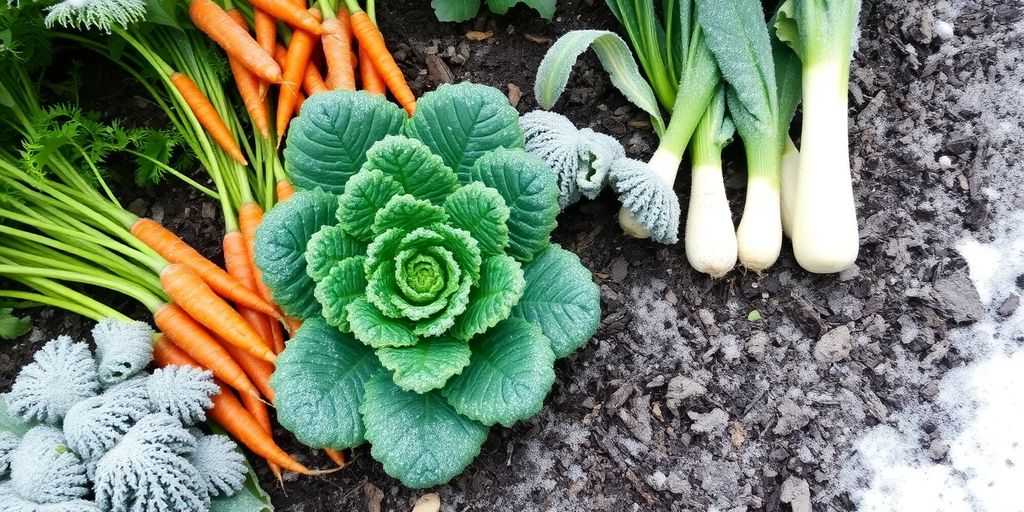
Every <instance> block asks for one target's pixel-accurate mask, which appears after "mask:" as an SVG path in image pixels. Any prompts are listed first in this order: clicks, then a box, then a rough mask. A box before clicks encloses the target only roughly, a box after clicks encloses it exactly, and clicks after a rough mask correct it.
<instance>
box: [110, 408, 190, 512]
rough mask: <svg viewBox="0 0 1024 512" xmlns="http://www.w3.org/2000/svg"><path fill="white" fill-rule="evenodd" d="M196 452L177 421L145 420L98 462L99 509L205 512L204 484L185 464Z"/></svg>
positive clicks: (166, 418)
mask: <svg viewBox="0 0 1024 512" xmlns="http://www.w3.org/2000/svg"><path fill="white" fill-rule="evenodd" d="M195 450H196V439H195V437H193V436H192V434H191V433H190V432H189V431H188V430H185V428H184V427H182V426H181V424H180V423H179V422H178V420H176V419H174V418H172V417H171V416H168V415H166V414H162V413H155V414H151V415H149V416H146V417H145V418H143V419H142V420H140V421H139V422H138V423H136V424H135V425H134V426H133V427H132V428H131V429H129V430H128V433H127V434H126V435H125V436H124V438H122V439H121V441H120V442H118V443H117V445H116V446H114V448H113V449H111V450H110V451H109V452H107V453H106V454H105V455H104V456H103V457H102V458H100V461H99V464H98V465H97V467H96V481H95V493H96V502H97V504H99V506H100V508H102V509H104V510H108V511H110V512H129V511H130V512H142V511H148V512H177V511H179V510H206V509H207V508H209V506H210V496H209V493H208V492H207V489H206V484H205V482H204V481H203V480H202V477H201V476H200V475H199V474H198V473H197V472H196V470H195V468H194V467H193V466H192V464H190V463H189V461H188V459H187V457H189V456H191V455H192V454H193V453H194V452H195Z"/></svg>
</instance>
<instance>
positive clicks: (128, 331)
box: [92, 318, 153, 386]
mask: <svg viewBox="0 0 1024 512" xmlns="http://www.w3.org/2000/svg"><path fill="white" fill-rule="evenodd" d="M92 339H93V340H94V341H95V342H96V363H97V372H98V374H99V379H100V384H103V385H104V386H110V385H113V384H117V383H118V382H123V381H125V380H128V379H129V378H131V377H132V376H133V375H135V374H137V373H139V372H140V371H142V370H143V369H144V368H145V367H146V365H148V364H149V363H150V362H152V361H153V328H152V327H150V326H149V324H147V323H145V322H123V321H120V320H115V319H113V318H106V319H103V320H100V322H99V323H98V324H96V327H94V328H93V329H92Z"/></svg>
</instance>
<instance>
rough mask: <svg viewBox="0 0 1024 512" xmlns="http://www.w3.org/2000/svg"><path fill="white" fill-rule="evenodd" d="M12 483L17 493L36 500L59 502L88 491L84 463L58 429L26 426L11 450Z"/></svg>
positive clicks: (79, 496)
mask: <svg viewBox="0 0 1024 512" xmlns="http://www.w3.org/2000/svg"><path fill="white" fill-rule="evenodd" d="M11 483H12V484H13V486H14V492H15V493H17V494H18V495H19V496H22V497H25V498H30V499H32V500H33V501H36V502H39V503H60V502H64V501H70V500H74V499H78V498H82V497H84V496H85V495H86V494H88V493H89V480H88V479H87V478H86V476H85V464H83V463H82V461H81V460H80V459H79V458H78V456H77V455H75V454H74V452H72V451H71V450H69V449H68V447H67V445H66V444H65V443H64V436H63V435H61V432H60V430H59V429H56V428H54V427H51V426H48V425H40V426H38V427H34V428H33V429H32V430H29V431H28V432H27V433H26V434H25V437H23V438H22V439H21V444H20V445H18V447H17V448H15V450H14V452H13V453H12V454H11Z"/></svg>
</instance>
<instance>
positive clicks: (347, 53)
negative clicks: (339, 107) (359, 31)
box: [320, 7, 356, 91]
mask: <svg viewBox="0 0 1024 512" xmlns="http://www.w3.org/2000/svg"><path fill="white" fill-rule="evenodd" d="M323 27H324V35H323V36H321V37H320V41H321V44H322V45H323V48H324V59H325V60H326V61H327V86H328V87H330V88H331V89H342V90H345V91H354V90H355V89H356V76H355V66H354V65H353V63H352V36H351V34H352V29H351V26H350V24H349V20H348V10H346V9H345V8H344V7H340V8H338V17H337V18H331V19H329V20H326V21H324V24H323Z"/></svg>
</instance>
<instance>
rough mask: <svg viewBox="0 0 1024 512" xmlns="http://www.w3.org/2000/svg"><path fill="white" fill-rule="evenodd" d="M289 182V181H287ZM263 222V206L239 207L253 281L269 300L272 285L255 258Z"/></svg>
mask: <svg viewBox="0 0 1024 512" xmlns="http://www.w3.org/2000/svg"><path fill="white" fill-rule="evenodd" d="M285 183H287V182H285ZM262 223H263V208H262V207H260V205H258V204H256V203H253V202H249V203H244V204H242V206H241V207H239V208H238V227H239V229H240V230H241V233H242V240H243V242H244V243H245V248H246V250H247V251H249V262H250V269H251V272H250V273H251V274H252V282H253V286H254V287H255V290H256V291H257V292H259V294H260V296H262V297H263V298H264V299H266V300H267V301H268V302H270V301H271V299H272V294H271V292H270V287H268V286H267V285H266V283H264V282H263V276H262V274H261V272H260V269H259V268H257V267H256V264H255V262H254V260H253V258H254V257H255V255H256V229H257V228H259V227H260V224H262Z"/></svg>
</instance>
